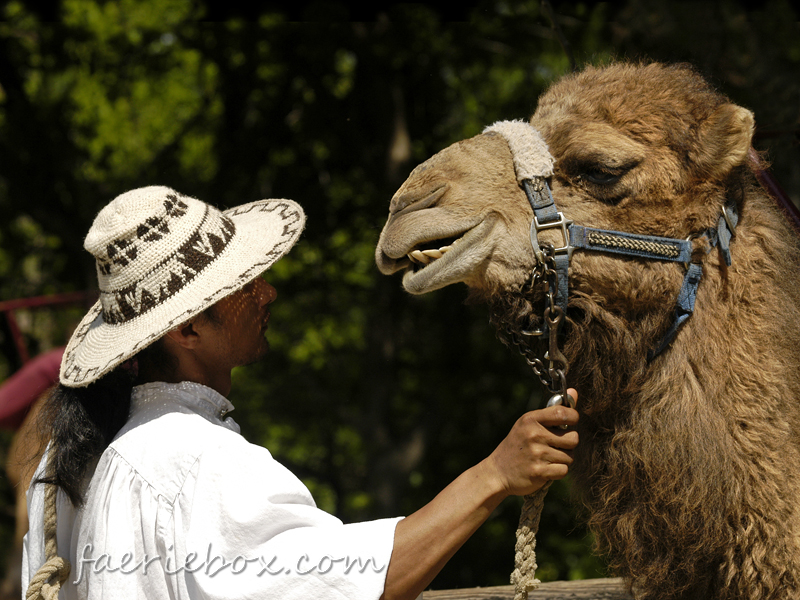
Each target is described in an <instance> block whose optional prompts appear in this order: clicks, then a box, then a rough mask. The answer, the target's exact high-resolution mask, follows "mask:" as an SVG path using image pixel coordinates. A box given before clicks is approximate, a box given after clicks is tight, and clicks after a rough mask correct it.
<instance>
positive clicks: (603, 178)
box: [580, 168, 622, 185]
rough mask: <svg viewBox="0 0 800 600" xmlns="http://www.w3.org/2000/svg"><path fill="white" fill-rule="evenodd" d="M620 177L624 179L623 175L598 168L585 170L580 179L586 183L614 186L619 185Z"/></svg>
mask: <svg viewBox="0 0 800 600" xmlns="http://www.w3.org/2000/svg"><path fill="white" fill-rule="evenodd" d="M620 177H622V173H619V172H610V171H605V170H603V169H598V168H588V169H584V170H583V172H582V173H581V174H580V178H581V179H583V180H584V181H588V182H589V183H594V184H597V185H612V184H614V183H617V182H618V181H619V179H620Z"/></svg>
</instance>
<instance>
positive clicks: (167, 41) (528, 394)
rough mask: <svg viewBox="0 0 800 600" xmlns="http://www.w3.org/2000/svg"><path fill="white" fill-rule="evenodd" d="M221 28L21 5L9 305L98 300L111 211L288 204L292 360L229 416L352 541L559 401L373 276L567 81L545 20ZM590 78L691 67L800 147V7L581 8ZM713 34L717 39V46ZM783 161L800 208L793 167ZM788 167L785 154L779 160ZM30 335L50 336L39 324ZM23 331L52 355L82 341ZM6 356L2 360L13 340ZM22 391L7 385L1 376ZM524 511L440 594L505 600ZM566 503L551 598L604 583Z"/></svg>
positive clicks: (272, 275)
mask: <svg viewBox="0 0 800 600" xmlns="http://www.w3.org/2000/svg"><path fill="white" fill-rule="evenodd" d="M326 6H327V9H328V12H326V13H325V15H326V18H319V19H314V15H313V14H310V15H308V17H309V18H308V20H306V21H302V22H301V21H292V20H291V19H290V17H289V15H288V13H285V12H281V11H279V10H268V9H265V10H263V11H261V12H260V13H259V15H258V18H256V19H252V20H244V19H242V18H233V17H231V18H225V19H224V20H221V21H218V22H214V21H210V20H202V19H203V15H205V14H207V12H208V11H207V9H206V7H204V6H203V5H201V4H199V3H198V2H194V1H191V0H169V1H165V0H117V1H101V0H64V1H63V2H62V3H61V4H60V5H59V11H58V15H57V20H56V21H55V22H53V21H50V20H46V19H43V18H42V17H40V16H39V14H38V13H37V10H38V8H37V5H36V3H35V2H33V1H30V2H25V1H22V0H14V1H11V2H9V3H7V4H6V5H5V7H4V8H3V11H4V15H3V20H2V21H0V210H2V219H0V293H1V294H2V299H8V298H15V297H23V296H32V295H39V294H45V293H52V292H60V291H68V290H74V289H86V288H90V287H93V286H94V285H95V283H94V265H93V264H92V262H91V260H90V257H89V256H88V254H87V253H85V252H84V251H83V250H82V247H81V246H82V240H83V236H84V234H85V232H86V231H87V230H88V228H89V225H90V224H91V221H92V219H93V217H94V215H95V214H96V212H97V210H99V208H100V207H102V206H103V205H104V204H105V203H107V202H108V201H109V200H110V199H111V198H113V197H114V196H115V195H116V194H118V193H121V192H123V191H125V190H128V189H131V188H133V187H137V186H141V185H149V184H166V185H172V186H174V187H175V188H177V189H178V190H180V191H182V192H184V193H188V194H191V195H196V196H197V197H200V198H203V199H204V200H207V201H209V202H212V203H215V204H217V205H218V206H220V207H221V208H225V207H229V206H234V205H236V204H240V203H242V202H247V201H250V200H255V199H258V198H263V197H288V198H293V199H295V200H298V201H299V202H300V203H301V204H302V205H303V206H304V208H305V209H306V211H307V213H308V217H309V223H308V227H307V230H306V232H305V234H304V235H303V238H302V239H301V241H300V243H299V244H298V245H297V246H296V248H295V249H294V250H293V251H292V252H291V254H290V255H289V256H288V257H286V258H284V259H283V260H282V261H280V262H279V263H278V264H277V265H275V266H274V267H273V268H272V269H271V270H270V272H269V273H267V275H266V277H267V279H268V280H269V281H270V282H271V283H273V284H274V285H275V286H276V287H277V288H278V291H279V299H278V301H277V302H276V304H275V305H274V309H273V311H272V318H271V321H270V330H269V338H270V340H271V343H272V352H271V354H270V356H269V358H268V359H267V360H266V361H265V362H263V363H261V364H258V365H253V366H251V367H247V368H243V369H237V370H236V372H235V373H234V392H233V394H232V396H231V399H232V401H233V403H234V404H235V405H236V407H237V410H236V413H234V417H235V418H236V419H237V421H239V423H240V424H241V426H242V430H243V432H244V433H245V435H246V436H247V437H248V438H249V439H250V440H252V441H253V442H255V443H259V444H263V445H265V446H266V447H268V448H269V449H270V450H271V452H272V453H273V454H274V455H275V456H276V457H277V458H278V459H279V460H281V461H283V462H284V463H285V464H287V466H289V467H290V468H291V469H292V470H293V471H295V472H296V473H297V474H298V475H299V476H300V477H301V478H302V479H303V480H304V481H305V482H306V483H307V484H308V485H309V487H310V489H311V490H312V492H313V493H314V495H315V497H316V498H317V501H318V503H319V504H320V506H322V507H323V508H324V509H326V510H329V511H331V512H334V513H336V514H338V515H339V516H341V517H342V518H343V519H344V520H347V521H350V520H357V519H369V518H376V517H382V516H389V515H396V514H407V513H410V512H412V511H413V510H415V509H416V508H419V507H420V506H421V505H423V504H424V503H425V502H426V501H428V500H430V499H431V498H432V497H433V496H434V495H435V493H436V492H438V490H439V489H441V488H442V487H443V486H444V485H446V484H447V483H448V482H449V481H450V480H452V479H453V478H454V477H456V476H457V475H458V474H459V473H460V472H462V471H463V470H464V469H466V468H468V467H470V466H471V465H473V464H475V463H476V462H477V461H479V460H481V459H482V458H484V457H485V456H486V455H487V454H488V453H489V452H490V451H491V450H492V449H493V448H494V446H495V445H496V444H497V443H498V442H499V441H500V439H501V438H502V436H504V435H505V433H506V432H507V431H508V430H509V428H510V427H511V425H512V424H513V423H514V421H515V420H516V419H517V418H518V416H519V415H520V414H521V413H522V412H523V411H525V410H526V409H529V408H533V407H536V406H538V404H539V401H540V391H539V389H538V385H537V384H536V383H535V381H534V378H533V376H532V375H531V373H530V372H529V371H528V369H527V367H526V366H525V364H524V361H522V360H521V359H520V358H519V357H518V356H516V355H515V354H514V353H512V352H510V351H509V350H508V349H506V348H503V347H502V346H501V345H500V344H499V343H498V342H497V341H496V340H495V338H494V333H493V331H492V330H491V328H490V327H489V325H488V323H487V314H486V311H485V309H484V308H483V307H472V306H467V305H465V304H464V297H465V289H464V288H452V289H444V290H441V291H439V292H437V293H435V294H431V295H429V296H424V297H410V296H408V295H407V294H405V293H404V292H403V291H402V290H401V289H400V283H399V281H398V279H397V278H386V277H382V276H380V275H379V274H378V273H377V270H376V269H375V267H374V263H373V252H374V247H375V243H376V241H377V238H378V234H379V231H380V227H381V226H382V223H383V220H384V218H385V216H386V214H387V209H388V202H389V199H390V198H391V196H392V194H393V193H394V191H395V190H396V189H397V187H398V186H399V184H400V183H401V182H402V180H403V179H404V177H405V176H406V175H407V174H408V172H409V171H410V170H411V168H413V166H415V165H416V164H417V163H419V162H421V161H423V160H425V159H426V158H428V157H429V156H431V155H432V154H434V153H435V152H437V151H438V150H440V149H442V148H443V147H445V146H446V145H448V144H449V143H451V142H454V141H456V140H459V139H463V138H465V137H468V136H472V135H475V134H477V133H479V132H480V131H481V130H482V129H483V127H484V126H486V125H488V124H490V123H492V122H493V121H495V120H498V119H509V118H525V117H526V116H528V115H529V114H530V113H532V111H533V110H534V108H535V103H536V98H537V96H538V95H539V94H540V93H541V91H542V90H543V89H544V88H545V87H546V85H548V83H549V82H551V81H552V80H554V79H556V78H557V77H559V76H561V75H563V74H565V73H567V72H568V70H569V68H570V62H569V59H568V57H567V55H566V53H565V52H564V50H563V49H562V47H561V45H560V44H559V42H558V39H557V37H556V35H555V33H554V32H553V29H552V27H551V23H550V21H549V20H548V19H547V18H546V17H545V16H544V14H543V13H542V10H541V5H540V2H538V1H534V0H525V1H519V2H516V1H513V2H512V1H508V0H494V1H489V0H487V1H484V2H481V3H479V4H477V5H475V6H473V7H469V8H465V9H464V12H465V14H466V15H467V16H466V19H465V20H462V21H458V22H448V21H446V20H445V19H444V16H443V15H442V14H441V13H437V12H436V11H435V10H434V9H432V8H431V7H429V6H426V5H422V4H399V5H396V6H394V7H391V8H387V9H386V10H385V11H376V16H375V17H374V18H370V19H367V20H364V21H353V22H351V21H346V20H338V19H336V18H332V17H331V15H333V16H334V17H335V15H337V14H346V13H347V6H346V4H345V3H340V4H336V3H331V4H328V5H326ZM556 11H557V13H558V23H559V25H560V27H561V29H562V31H563V33H564V35H565V37H566V38H567V39H568V40H569V41H570V43H571V45H572V48H573V51H574V54H575V58H576V62H577V63H578V65H581V64H584V63H596V62H602V61H607V60H609V59H611V58H613V57H617V58H625V57H629V58H638V57H641V56H650V57H652V58H656V59H660V60H676V59H677V60H685V59H688V60H690V61H692V62H694V63H696V64H698V66H699V67H700V68H701V69H703V70H704V71H706V72H707V73H708V74H709V75H711V76H712V78H713V79H714V81H717V82H718V84H719V85H720V87H721V88H722V89H723V91H725V92H726V93H728V94H730V95H731V96H732V97H733V98H734V99H735V100H736V101H738V102H740V103H743V104H745V105H747V106H748V107H750V108H752V109H753V110H754V111H755V112H756V117H757V120H758V122H759V123H765V124H768V125H770V127H773V128H774V129H776V130H778V129H781V128H783V127H784V126H790V125H792V126H794V127H796V126H797V119H798V114H797V112H796V111H797V106H798V105H800V103H799V102H798V94H800V91H799V90H800V86H799V85H798V82H799V81H800V78H799V77H798V68H797V67H798V63H799V62H800V46H799V45H798V44H799V43H800V42H798V40H800V36H798V33H800V32H798V26H797V14H796V12H794V11H793V9H792V8H791V6H790V5H789V3H788V2H787V1H786V0H771V1H770V2H769V3H768V6H767V8H765V9H758V10H754V11H752V12H747V11H745V8H744V4H743V2H735V1H733V0H728V1H726V2H722V3H713V4H712V3H708V2H691V3H675V2H666V1H663V0H662V1H661V2H648V3H644V2H641V1H640V0H629V1H628V2H627V3H625V4H624V5H623V6H621V7H619V8H612V7H611V6H610V5H606V4H597V5H595V4H593V3H562V4H558V5H557V6H556ZM704 28H712V29H709V31H710V33H708V34H706V33H704ZM770 140H771V141H772V142H773V143H774V144H775V145H774V146H773V147H774V148H776V150H774V155H773V157H772V158H773V160H774V161H775V165H776V169H780V171H779V173H778V174H779V179H783V181H784V182H785V185H786V186H787V187H788V188H789V189H790V191H792V192H793V193H794V194H795V198H796V194H797V191H798V190H799V189H800V174H798V167H797V165H798V164H800V161H798V160H797V147H796V142H794V144H795V145H794V146H792V138H791V136H788V137H787V136H784V135H782V134H780V135H776V136H773V137H772V138H767V137H764V138H763V142H764V143H767V142H768V141H770ZM779 151H780V152H781V153H784V154H785V159H784V158H783V156H778V153H779ZM33 320H35V319H32V320H31V323H32V322H33ZM40 321H41V322H42V323H43V324H42V325H39V326H36V327H34V326H33V325H31V326H30V327H27V329H26V331H27V332H28V334H29V336H30V339H31V342H32V343H33V341H34V338H36V340H38V344H39V346H40V347H41V348H42V349H44V348H46V347H48V346H49V345H55V344H58V343H61V342H63V339H55V338H56V337H58V336H59V335H63V333H62V332H63V325H58V324H53V325H46V321H47V320H46V319H44V320H42V319H40ZM5 341H6V342H7V340H5ZM0 367H4V368H5V369H6V371H7V370H8V368H7V365H0ZM519 508H520V504H519V502H515V501H511V500H510V501H507V502H506V503H504V504H503V506H501V508H500V509H499V510H498V511H496V513H495V514H494V515H493V516H492V518H491V519H490V520H489V522H487V523H486V525H485V526H484V527H482V528H481V529H480V530H479V532H478V533H477V534H476V535H475V536H474V537H473V539H471V540H470V541H469V542H468V543H467V544H466V545H465V547H464V548H463V549H462V550H461V551H459V553H458V554H457V555H456V557H455V558H454V559H453V561H451V563H450V564H449V565H448V566H447V568H446V569H445V570H444V571H443V572H442V574H441V575H440V577H439V578H438V579H437V580H436V581H435V582H434V587H437V588H448V587H464V586H472V585H491V584H503V583H507V581H508V574H509V572H510V570H511V567H512V561H513V543H514V529H515V524H516V520H517V518H518V515H519ZM577 523H578V522H577V520H576V518H575V510H574V507H573V505H572V504H571V502H570V500H569V493H568V483H559V484H557V485H555V486H554V487H553V488H552V490H551V492H550V494H549V497H548V503H547V506H546V513H545V515H544V518H543V522H542V531H541V534H540V542H539V547H538V554H539V563H540V576H541V577H542V578H545V579H566V578H583V577H592V576H598V575H600V574H602V573H603V564H602V561H600V560H599V559H598V558H596V557H594V556H593V555H592V554H591V552H590V550H589V547H590V543H591V542H590V539H589V538H588V536H587V533H586V532H585V530H584V529H583V528H582V527H581V526H580V525H578V524H577Z"/></svg>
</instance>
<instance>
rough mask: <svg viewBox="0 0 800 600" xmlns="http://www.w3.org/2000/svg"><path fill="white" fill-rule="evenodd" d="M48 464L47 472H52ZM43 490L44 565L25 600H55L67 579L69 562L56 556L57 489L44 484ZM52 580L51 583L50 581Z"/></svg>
mask: <svg viewBox="0 0 800 600" xmlns="http://www.w3.org/2000/svg"><path fill="white" fill-rule="evenodd" d="M50 469H51V466H50V465H49V464H48V472H52V471H51V470H50ZM41 485H44V486H45V490H44V557H45V563H44V564H43V565H42V566H41V567H40V568H39V570H38V571H36V574H35V575H34V576H33V577H32V578H31V580H30V582H29V583H28V590H27V591H26V592H25V600H57V598H58V592H59V590H60V589H61V585H62V584H63V583H64V582H65V581H66V580H67V577H69V571H70V564H69V561H68V560H66V559H64V558H61V557H60V556H59V555H58V542H57V540H56V494H57V492H58V487H57V486H55V485H53V484H50V483H45V484H41ZM51 580H52V581H51Z"/></svg>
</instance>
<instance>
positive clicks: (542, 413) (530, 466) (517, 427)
mask: <svg viewBox="0 0 800 600" xmlns="http://www.w3.org/2000/svg"><path fill="white" fill-rule="evenodd" d="M568 393H569V394H570V395H571V396H572V397H573V399H575V400H576V401H577V398H578V393H577V392H576V391H575V390H573V389H571V390H569V392H568ZM577 423H578V411H576V410H575V409H572V408H568V407H566V406H551V407H550V408H544V409H541V410H534V411H532V412H529V413H525V414H524V415H522V417H520V418H519V420H518V421H517V422H516V423H515V424H514V427H513V428H512V429H511V432H510V433H509V434H508V436H507V437H506V439H504V440H503V441H502V442H501V443H500V445H499V446H498V447H497V448H496V449H495V451H494V452H492V454H491V455H490V456H489V458H487V459H486V461H485V462H486V463H487V465H486V466H487V467H490V468H492V469H494V471H495V472H496V477H497V478H498V481H499V484H500V486H501V487H502V489H503V490H505V493H506V494H507V495H514V496H522V495H525V494H532V493H533V492H535V491H536V490H538V489H539V488H541V487H542V486H543V485H544V484H545V483H547V482H548V481H552V480H555V479H562V478H563V477H564V476H565V475H566V474H567V471H568V469H569V466H570V465H571V464H572V456H571V455H570V452H569V451H570V450H574V449H575V447H576V446H577V445H578V432H577V431H574V430H563V429H561V428H560V427H559V426H561V425H568V426H574V425H576V424H577Z"/></svg>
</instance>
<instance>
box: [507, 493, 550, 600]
mask: <svg viewBox="0 0 800 600" xmlns="http://www.w3.org/2000/svg"><path fill="white" fill-rule="evenodd" d="M550 483H551V482H548V483H547V484H545V485H544V487H542V488H541V489H539V490H537V491H536V492H534V493H533V494H528V495H527V496H525V502H524V503H523V505H522V514H521V515H520V517H519V527H518V528H517V543H516V545H515V546H514V572H513V573H511V584H512V585H513V586H514V600H527V599H528V592H530V591H533V590H535V589H536V588H538V587H539V584H540V583H541V582H540V581H539V580H538V579H536V567H537V566H538V565H537V564H536V552H535V550H536V532H537V531H539V521H540V520H541V518H542V507H543V506H544V497H545V496H546V495H547V490H548V489H549V488H550Z"/></svg>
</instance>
